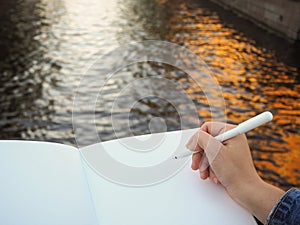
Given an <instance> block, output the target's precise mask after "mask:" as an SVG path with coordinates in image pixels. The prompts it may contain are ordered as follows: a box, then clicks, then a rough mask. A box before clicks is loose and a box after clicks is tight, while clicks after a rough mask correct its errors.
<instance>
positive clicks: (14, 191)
mask: <svg viewBox="0 0 300 225" xmlns="http://www.w3.org/2000/svg"><path fill="white" fill-rule="evenodd" d="M193 132H194V130H186V131H176V132H168V133H164V134H157V135H166V137H167V138H166V144H167V145H169V146H172V144H173V145H174V144H178V143H177V142H176V140H177V139H178V137H179V136H180V135H182V134H183V133H185V134H187V135H191V134H192V133H193ZM144 138H147V135H146V136H144ZM127 141H129V142H130V138H129V139H128V138H127ZM184 144H185V143H179V145H182V146H177V147H179V148H182V149H183V151H184V150H185V148H184ZM100 145H101V146H102V147H103V146H105V147H106V149H112V152H114V153H112V156H113V157H118V154H120V158H122V157H123V158H124V157H125V158H126V157H128V156H126V154H125V155H123V156H121V154H123V153H124V152H126V151H127V150H126V147H125V146H124V144H122V143H121V142H120V140H113V141H107V142H102V143H99V144H94V145H91V146H87V147H85V148H82V149H80V150H79V151H78V149H76V148H74V147H71V146H67V145H62V144H55V143H47V142H34V141H0V224H3V225H154V224H155V225H186V224H189V225H202V224H203V225H207V224H209V225H220V224H222V225H226V224H228V225H233V224H235V225H254V224H256V223H255V221H254V219H253V217H252V216H251V215H250V214H249V213H248V212H247V211H246V210H244V209H243V208H241V207H240V206H239V205H237V204H236V203H235V202H234V201H232V200H231V199H230V197H229V196H228V195H227V193H226V192H225V191H224V189H223V188H222V187H221V186H217V185H215V184H213V183H212V182H211V181H209V180H207V181H202V180H200V179H199V175H198V172H194V171H192V170H191V169H190V163H186V164H185V165H184V166H183V168H182V169H181V170H180V171H179V172H178V173H176V174H175V175H174V176H172V177H170V178H169V179H167V180H165V181H164V182H160V183H157V184H155V185H148V186H143V187H132V186H126V185H120V184H117V183H114V182H111V181H109V180H107V179H105V178H103V177H102V176H100V175H99V174H98V173H96V171H95V169H94V168H92V166H91V165H89V162H88V161H86V160H85V159H84V158H85V157H84V155H85V153H87V154H89V153H92V155H93V154H94V153H95V152H97V149H99V148H100V147H101V146H100ZM158 148H160V149H158V153H154V152H153V155H152V156H151V157H150V158H151V160H152V161H153V160H154V159H155V157H156V158H159V157H160V154H161V155H162V156H161V157H166V156H165V155H164V152H165V149H164V148H166V145H164V144H162V145H159V147H158ZM122 150H124V151H123V153H122ZM93 152H94V153H93ZM155 152H156V151H155ZM159 152H161V153H159ZM129 154H133V153H129ZM133 158H134V156H133ZM146 158H147V157H146ZM122 160H125V159H122ZM154 161H155V160H154ZM154 161H153V162H154ZM153 162H152V163H153ZM126 163H128V162H126ZM128 176H130V175H128Z"/></svg>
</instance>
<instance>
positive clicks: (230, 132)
mask: <svg viewBox="0 0 300 225" xmlns="http://www.w3.org/2000/svg"><path fill="white" fill-rule="evenodd" d="M239 134H240V133H239V129H238V127H236V128H233V129H231V130H228V131H226V132H225V133H222V134H219V135H217V136H215V137H214V138H215V139H217V140H218V141H220V142H223V141H226V140H228V139H230V138H233V137H234V136H237V135H239Z"/></svg>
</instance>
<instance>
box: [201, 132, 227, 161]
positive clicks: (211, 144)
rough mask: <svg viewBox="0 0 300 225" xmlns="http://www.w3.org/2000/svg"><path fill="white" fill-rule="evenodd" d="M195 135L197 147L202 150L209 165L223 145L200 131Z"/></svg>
mask: <svg viewBox="0 0 300 225" xmlns="http://www.w3.org/2000/svg"><path fill="white" fill-rule="evenodd" d="M197 134H198V138H197V140H198V142H197V143H198V145H199V147H200V148H201V149H203V150H204V152H205V155H206V157H207V158H208V162H209V164H211V163H212V162H213V161H214V159H215V158H216V156H217V155H218V153H219V151H220V150H221V149H222V147H223V144H222V143H221V142H219V141H217V140H216V139H215V138H213V137H212V136H211V135H210V134H208V133H206V132H204V131H202V130H199V131H198V133H197Z"/></svg>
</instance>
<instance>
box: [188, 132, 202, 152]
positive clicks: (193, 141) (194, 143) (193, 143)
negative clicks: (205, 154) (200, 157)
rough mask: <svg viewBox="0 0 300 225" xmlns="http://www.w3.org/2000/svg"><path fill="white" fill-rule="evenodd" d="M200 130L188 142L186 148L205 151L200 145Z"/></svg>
mask: <svg viewBox="0 0 300 225" xmlns="http://www.w3.org/2000/svg"><path fill="white" fill-rule="evenodd" d="M197 133H198V132H196V133H195V134H194V135H193V136H192V137H191V138H190V140H189V141H188V143H187V144H186V148H187V149H189V150H191V151H194V152H200V151H203V149H201V148H200V146H199V145H198V134H197Z"/></svg>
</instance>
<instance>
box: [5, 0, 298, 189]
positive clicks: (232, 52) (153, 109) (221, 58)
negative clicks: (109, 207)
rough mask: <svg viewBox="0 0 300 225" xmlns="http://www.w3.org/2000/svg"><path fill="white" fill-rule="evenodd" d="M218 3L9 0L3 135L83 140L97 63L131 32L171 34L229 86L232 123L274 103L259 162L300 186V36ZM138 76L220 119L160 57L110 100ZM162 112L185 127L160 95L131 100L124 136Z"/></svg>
mask: <svg viewBox="0 0 300 225" xmlns="http://www.w3.org/2000/svg"><path fill="white" fill-rule="evenodd" d="M217 2H219V3H220V4H215V3H213V2H210V1H207V0H188V1H179V0H123V1H120V0H85V1H80V0H51V1H49V0H48V1H46V0H0V131H1V132H0V139H22V140H24V139H25V140H43V141H51V142H59V143H64V144H69V145H76V144H75V139H74V133H73V128H72V103H73V96H74V93H75V90H76V86H77V85H78V84H79V82H80V78H81V76H82V74H83V73H84V71H85V70H86V69H88V66H90V64H91V62H92V61H93V60H95V59H96V58H97V55H99V54H102V53H103V54H104V53H107V52H109V51H111V50H113V49H115V48H117V47H119V46H122V45H124V44H126V43H128V42H131V41H142V40H164V41H169V42H173V43H177V44H179V45H181V46H185V47H186V48H188V49H189V50H191V51H192V52H193V53H195V54H197V55H198V56H200V57H202V59H203V60H204V61H205V62H206V63H207V64H208V65H209V67H210V69H211V71H212V74H213V75H214V76H215V77H216V78H217V80H218V81H219V83H220V85H221V87H222V90H223V94H224V98H225V101H226V116H227V119H228V121H229V122H231V123H239V122H241V121H243V120H246V119H248V118H249V117H252V116H254V115H256V114H258V113H260V112H263V111H265V110H270V111H272V112H273V114H274V120H273V121H272V122H271V123H269V124H268V125H266V126H264V127H261V128H259V129H257V130H255V131H254V132H249V133H248V134H247V136H248V138H249V143H250V146H251V149H252V155H253V158H254V161H255V166H256V167H257V169H258V171H259V173H260V175H261V176H262V177H263V178H264V179H265V180H267V181H269V182H270V183H272V184H275V185H277V186H280V187H281V188H283V189H288V188H290V187H291V186H296V187H300V101H299V97H300V75H299V68H300V63H299V61H300V60H299V59H300V50H299V40H298V41H297V40H296V39H297V37H295V35H294V34H293V33H286V34H287V35H285V31H284V30H281V31H280V29H279V31H276V29H275V31H272V29H269V30H268V29H267V30H266V29H264V28H261V26H260V25H257V24H255V23H253V21H252V20H248V19H246V17H247V16H246V17H245V15H244V14H236V13H233V12H232V11H231V10H230V9H231V8H230V7H227V9H224V8H223V7H222V1H217ZM259 2H260V1H259ZM282 2H286V1H282ZM294 2H295V4H296V2H297V1H294ZM257 4H259V3H257ZM298 6H299V4H298ZM294 8H295V7H294ZM298 9H299V8H298ZM299 15H300V14H299ZM279 21H285V17H284V15H280V16H279ZM282 26H283V25H282ZM282 26H280V24H279V25H278V27H280V28H281V27H282ZM293 35H294V36H293ZM128 54H129V53H128ZM95 76H96V75H95ZM97 76H101V74H100V73H99V74H98V75H97ZM138 77H165V78H167V79H170V80H173V81H175V82H177V83H178V85H180V86H182V88H183V89H184V90H185V91H186V93H187V94H188V96H189V97H190V98H191V99H192V100H193V102H194V104H195V105H196V106H197V111H198V116H199V119H200V121H207V120H210V119H211V112H210V108H209V105H208V103H207V99H206V97H205V95H204V94H203V92H202V90H201V89H199V87H198V86H196V85H195V84H194V83H193V82H192V81H191V80H190V78H189V77H188V75H187V74H185V73H184V72H182V71H180V70H178V69H177V68H174V67H171V66H168V65H164V64H160V63H154V62H143V63H137V64H134V65H130V66H128V67H126V68H124V69H122V70H121V71H118V72H117V76H115V77H114V78H113V79H111V80H110V82H109V83H108V84H107V85H106V90H105V92H104V93H103V94H104V99H106V100H107V102H109V101H113V99H114V98H115V94H116V93H119V91H120V89H121V88H122V87H124V86H125V85H126V84H128V83H129V82H130V80H132V79H134V78H138ZM158 88H161V89H164V87H158ZM89 91H95V90H90V89H87V90H86V92H87V93H88V92H89ZM137 91H141V92H142V91H143V90H142V89H141V90H137ZM106 104H107V103H106V101H102V102H99V103H98V104H97V118H98V119H97V120H96V125H97V129H98V132H99V136H100V138H101V139H102V140H111V139H114V138H116V134H115V133H114V130H113V128H112V125H111V122H110V113H111V111H110V108H109V107H108V105H106ZM153 117H161V118H162V119H163V120H164V121H166V124H167V130H168V131H171V130H177V129H180V118H179V116H178V113H177V112H176V108H175V107H174V106H172V105H171V104H170V103H169V102H167V101H164V100H163V99H159V98H155V97H151V98H146V99H142V100H140V101H139V102H137V104H135V106H134V107H133V108H132V109H131V111H130V118H129V119H130V128H131V130H130V131H128V130H125V129H122V127H123V126H125V124H128V118H127V117H122V116H119V117H118V121H114V122H115V123H116V124H119V127H120V128H121V129H120V131H119V133H118V137H126V136H128V135H129V133H130V132H131V133H133V134H135V135H138V134H145V133H149V124H148V123H149V121H150V120H151V118H153ZM89 119H90V118H88V117H87V118H86V120H89ZM82 122H83V123H84V122H85V121H84V120H83V121H82ZM157 132H159V130H158V131H157Z"/></svg>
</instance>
